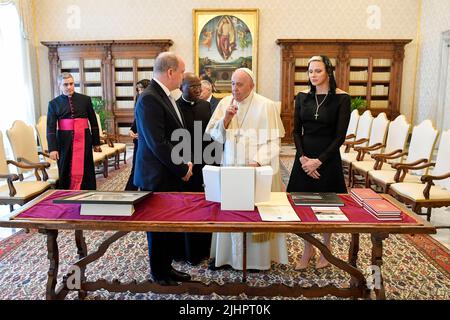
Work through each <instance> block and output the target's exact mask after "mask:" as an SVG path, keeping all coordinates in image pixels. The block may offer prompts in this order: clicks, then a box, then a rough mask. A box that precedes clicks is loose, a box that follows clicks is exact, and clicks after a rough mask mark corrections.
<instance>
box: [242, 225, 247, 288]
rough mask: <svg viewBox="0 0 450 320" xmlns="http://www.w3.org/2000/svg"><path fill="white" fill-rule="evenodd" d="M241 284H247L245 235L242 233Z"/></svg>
mask: <svg viewBox="0 0 450 320" xmlns="http://www.w3.org/2000/svg"><path fill="white" fill-rule="evenodd" d="M242 239H243V243H242V249H243V254H242V282H247V233H246V232H243V234H242Z"/></svg>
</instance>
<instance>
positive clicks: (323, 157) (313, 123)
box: [287, 56, 350, 270]
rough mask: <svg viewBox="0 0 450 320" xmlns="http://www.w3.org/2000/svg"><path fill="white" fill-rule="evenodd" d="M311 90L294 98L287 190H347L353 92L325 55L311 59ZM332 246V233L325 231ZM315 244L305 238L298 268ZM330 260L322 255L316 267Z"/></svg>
mask: <svg viewBox="0 0 450 320" xmlns="http://www.w3.org/2000/svg"><path fill="white" fill-rule="evenodd" d="M308 76H309V81H308V84H309V86H310V90H308V91H304V92H300V93H299V94H298V95H297V97H296V100H295V113H294V141H295V147H296V149H297V153H296V156H295V161H294V165H293V168H292V172H291V176H290V179H289V184H288V186H287V192H336V193H346V192H347V189H346V186H345V181H344V174H343V172H342V162H341V156H340V153H339V147H340V146H341V145H342V143H343V142H344V141H345V134H346V132H347V126H348V123H349V120H350V96H349V95H348V94H347V93H345V92H344V91H342V90H340V89H338V88H336V80H335V78H334V75H333V66H332V64H331V61H330V59H329V58H328V57H326V56H314V57H312V58H311V59H310V60H309V61H308ZM323 238H324V244H325V245H326V246H327V247H328V248H330V242H331V234H324V235H323ZM314 254H315V250H314V248H313V246H312V245H311V244H310V243H309V242H306V241H305V250H304V252H303V256H302V258H301V260H300V263H299V264H298V265H297V266H296V268H295V269H296V270H301V269H305V268H306V267H307V266H308V264H309V261H310V260H311V258H312V257H313V256H314ZM328 265H329V262H328V261H327V260H326V259H325V257H324V256H323V255H321V256H320V258H319V259H318V261H317V263H316V268H323V267H326V266H328Z"/></svg>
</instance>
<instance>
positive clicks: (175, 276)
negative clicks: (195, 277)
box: [169, 269, 191, 281]
mask: <svg viewBox="0 0 450 320" xmlns="http://www.w3.org/2000/svg"><path fill="white" fill-rule="evenodd" d="M169 277H170V278H171V279H172V280H174V281H189V280H191V276H190V275H189V274H187V273H184V272H181V271H178V270H175V269H172V270H170V271H169Z"/></svg>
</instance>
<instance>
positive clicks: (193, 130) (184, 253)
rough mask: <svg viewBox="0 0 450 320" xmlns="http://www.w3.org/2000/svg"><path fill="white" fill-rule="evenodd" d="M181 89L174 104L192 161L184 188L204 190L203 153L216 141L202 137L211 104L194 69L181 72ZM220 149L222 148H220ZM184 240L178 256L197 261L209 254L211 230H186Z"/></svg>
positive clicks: (187, 189) (193, 190) (196, 262)
mask: <svg viewBox="0 0 450 320" xmlns="http://www.w3.org/2000/svg"><path fill="white" fill-rule="evenodd" d="M181 91H182V95H181V97H180V99H178V100H177V104H178V106H179V107H180V110H181V112H182V114H183V117H184V121H185V128H186V129H187V130H188V132H189V135H190V139H189V140H190V146H189V147H190V149H189V152H190V156H191V160H192V161H193V162H194V168H193V171H192V172H193V175H192V177H191V178H190V179H189V181H188V182H186V183H185V184H184V186H183V191H186V192H204V190H205V188H204V186H203V174H202V169H203V167H204V165H205V164H206V162H205V161H206V160H208V159H205V158H204V157H203V152H204V151H205V148H207V147H208V145H209V144H210V143H215V142H210V141H208V140H210V138H206V137H205V138H204V137H203V136H204V133H205V130H206V126H207V125H208V122H209V119H210V118H211V110H210V105H209V103H208V102H207V101H205V100H201V99H199V97H200V92H201V83H200V78H199V77H198V76H196V75H195V74H194V73H190V72H187V73H185V74H184V76H183V82H182V84H181ZM219 149H220V150H221V148H219ZM212 157H213V155H212ZM212 157H211V158H212ZM211 160H212V159H211ZM208 164H211V163H208ZM183 240H184V246H180V247H179V252H178V253H177V258H178V259H179V260H184V261H187V262H189V263H190V264H192V265H196V264H198V263H200V261H202V260H203V259H206V258H208V257H209V251H210V248H211V233H198V232H196V233H189V232H186V233H183Z"/></svg>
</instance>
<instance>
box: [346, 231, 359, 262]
mask: <svg viewBox="0 0 450 320" xmlns="http://www.w3.org/2000/svg"><path fill="white" fill-rule="evenodd" d="M358 253H359V233H352V240H351V242H350V250H349V252H348V261H349V263H350V264H351V265H352V266H354V267H355V268H356V267H357V265H356V264H357V262H358Z"/></svg>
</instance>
